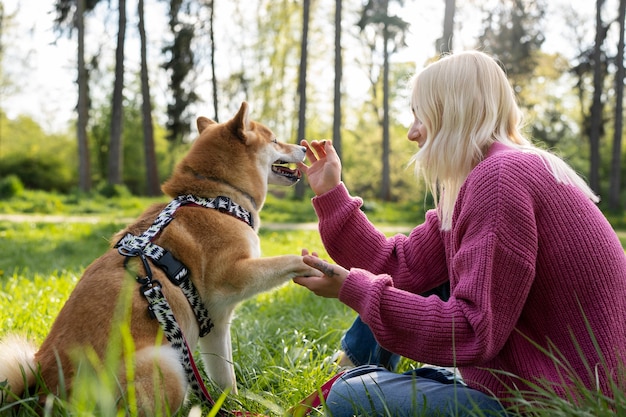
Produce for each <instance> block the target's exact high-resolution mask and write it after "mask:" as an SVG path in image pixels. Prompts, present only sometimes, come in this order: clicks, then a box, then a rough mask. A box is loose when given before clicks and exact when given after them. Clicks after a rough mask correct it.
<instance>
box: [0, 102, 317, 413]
mask: <svg viewBox="0 0 626 417" xmlns="http://www.w3.org/2000/svg"><path fill="white" fill-rule="evenodd" d="M197 128H198V131H199V136H198V137H197V138H196V140H195V141H194V142H193V144H192V146H191V149H190V150H189V152H188V154H187V155H186V156H185V157H184V158H183V159H182V160H181V162H180V163H179V164H178V165H177V166H176V167H175V169H174V171H173V174H172V176H171V177H170V179H169V180H167V181H166V182H165V183H164V184H163V185H162V190H163V192H164V193H165V194H166V195H168V196H169V197H172V198H173V199H177V198H179V199H180V198H181V196H188V198H191V199H192V200H193V201H192V202H191V203H190V204H187V202H183V203H182V204H181V205H180V206H179V207H178V208H177V209H176V210H175V212H174V213H173V215H172V216H170V218H169V219H168V221H169V223H167V225H166V227H163V228H161V229H159V230H157V231H156V232H154V231H153V232H154V233H155V235H154V236H152V241H151V243H152V244H154V245H157V246H158V247H159V248H162V249H163V250H164V251H165V252H169V254H170V255H171V256H170V255H168V261H167V262H165V263H166V268H161V267H159V265H158V262H155V261H154V260H153V259H152V258H150V257H146V256H144V253H143V252H142V250H134V249H133V248H132V245H130V246H128V245H127V243H128V242H129V241H130V242H131V243H132V242H133V241H136V240H137V236H140V235H142V233H143V234H145V233H146V231H147V230H150V229H151V227H154V225H155V223H156V222H157V220H158V219H160V218H162V217H163V213H164V211H165V210H164V206H165V205H164V204H155V205H153V206H151V207H149V208H148V209H147V210H146V211H145V212H144V213H143V214H142V215H141V216H140V217H139V218H138V219H137V220H136V221H135V222H134V223H133V224H131V225H129V226H127V227H126V228H125V229H124V230H122V231H120V232H118V233H117V234H116V235H115V236H114V237H113V239H112V243H113V244H112V246H111V248H110V249H109V250H108V251H107V252H106V253H105V254H104V255H102V256H101V257H100V258H98V259H96V260H95V261H94V262H93V263H92V264H91V265H89V266H88V267H87V268H86V270H85V273H84V275H83V276H82V278H81V279H80V280H79V282H78V283H77V285H76V288H75V289H74V290H73V292H72V293H71V295H70V297H69V299H68V300H67V302H66V303H65V305H64V306H63V308H62V309H61V311H60V313H59V315H58V317H57V318H56V320H55V321H54V323H53V325H52V328H51V331H50V333H49V335H48V336H47V338H46V339H45V340H44V342H43V344H42V345H41V347H40V348H39V349H37V348H36V347H35V346H33V344H32V343H29V342H28V341H26V340H24V339H22V338H19V337H17V336H11V337H8V338H7V339H6V340H4V341H3V342H2V343H0V382H2V381H7V387H5V392H4V395H3V398H4V402H5V403H6V402H10V401H14V400H15V399H17V398H19V397H20V396H22V395H24V392H26V391H29V390H32V389H33V386H34V385H35V383H36V379H35V378H36V373H37V372H40V376H41V378H42V380H43V382H44V383H45V386H46V387H47V388H48V389H49V390H50V392H52V393H54V394H59V393H60V391H61V390H62V389H63V387H64V388H65V389H67V391H68V392H70V393H71V383H72V379H73V378H74V377H75V374H76V373H77V370H78V369H79V367H80V366H81V362H80V360H81V358H82V360H84V357H85V356H86V355H84V354H83V355H82V356H81V354H80V353H81V352H94V353H95V354H97V356H98V357H99V358H100V359H101V360H104V358H105V357H106V355H107V354H108V353H109V354H110V351H111V349H112V347H111V341H112V340H113V339H114V338H115V337H118V339H117V340H119V330H118V328H119V320H117V319H116V317H117V316H116V315H119V310H120V307H119V306H120V305H122V304H123V302H122V301H121V300H124V299H125V300H127V304H124V305H126V307H125V311H126V313H125V314H126V315H125V316H124V317H129V328H130V335H131V336H132V342H133V344H134V348H135V350H134V352H135V353H134V355H135V356H134V361H133V363H132V366H133V369H134V375H135V376H134V381H133V384H134V385H133V386H134V387H135V389H136V393H137V394H136V396H137V403H138V408H139V409H140V413H143V414H144V415H155V414H159V413H160V412H162V411H164V410H167V412H169V411H170V410H172V411H175V410H176V409H178V408H179V407H180V406H181V405H182V404H183V403H184V400H185V396H186V393H187V387H188V385H189V382H188V381H187V380H186V376H185V367H184V365H183V364H182V363H181V360H180V354H179V352H177V350H176V349H175V345H176V343H173V342H171V341H169V340H167V338H165V337H163V334H161V333H160V325H159V322H158V320H156V319H154V318H153V317H152V316H154V314H153V313H154V311H152V310H154V309H155V308H154V307H153V306H152V305H151V304H150V303H149V301H148V299H147V298H149V295H147V294H148V293H149V291H150V290H152V289H154V288H155V287H156V288H157V289H158V290H159V291H160V292H161V293H162V294H163V295H164V298H165V299H166V300H167V302H168V303H169V306H170V307H171V312H172V313H173V316H174V317H175V320H176V322H177V323H178V325H179V327H180V330H181V332H182V334H183V335H184V338H185V339H186V342H187V344H188V346H189V347H191V348H193V347H195V346H197V345H199V346H200V351H201V357H202V362H203V363H204V366H205V369H206V373H207V375H208V376H209V378H210V379H211V380H212V381H213V382H214V383H215V384H216V385H218V386H219V387H220V388H221V389H223V390H230V392H234V393H236V392H237V384H236V378H235V371H234V366H233V359H232V345H231V338H230V325H231V319H232V316H233V310H234V308H235V306H236V305H237V304H238V303H240V302H241V301H243V300H245V299H247V298H249V297H251V296H253V295H255V294H258V293H260V292H263V291H267V290H270V289H272V288H274V287H276V286H279V285H281V284H283V283H285V282H287V281H289V280H290V279H292V278H294V277H297V276H319V275H320V273H319V272H318V271H317V270H315V269H313V268H311V267H309V266H307V265H306V264H305V263H304V262H303V260H302V257H301V256H297V255H285V256H276V257H261V251H260V244H259V238H258V235H257V232H258V228H259V225H260V219H259V211H260V210H261V208H262V207H263V204H264V201H265V198H266V194H267V190H268V184H278V185H284V186H290V185H293V184H295V183H296V182H297V181H298V180H299V179H300V177H301V174H300V172H299V171H298V169H297V168H295V169H292V168H290V166H289V164H292V165H293V164H297V163H298V162H302V161H303V160H304V157H305V154H306V149H305V148H304V147H302V146H299V145H295V144H287V143H283V142H279V141H278V140H277V139H276V136H275V135H274V133H273V132H272V131H271V130H270V129H269V128H268V127H266V126H264V125H263V124H261V123H257V122H254V121H251V120H250V119H249V115H248V104H247V103H246V102H243V103H242V105H241V107H240V109H239V111H238V112H237V113H236V115H235V116H234V117H233V118H232V119H230V120H229V121H227V122H225V123H216V122H214V121H212V120H210V119H208V118H205V117H200V118H198V119H197ZM185 198H187V197H185ZM198 200H202V201H207V200H208V201H213V202H214V203H215V201H217V203H215V204H214V205H217V206H219V207H215V208H216V209H212V208H206V207H203V206H201V204H199V203H198ZM173 201H174V200H173ZM224 201H226V202H227V203H224ZM224 204H226V205H225V206H224ZM222 206H223V207H222ZM226 206H230V208H228V207H226ZM168 207H169V205H168ZM233 207H234V209H233ZM139 240H141V239H139ZM172 263H173V264H172ZM167 267H169V268H170V269H172V268H173V269H176V268H178V269H181V268H182V270H183V272H186V273H187V277H188V280H189V281H190V283H191V284H190V285H191V286H192V287H195V290H196V294H197V295H198V297H199V299H200V300H199V303H200V304H201V305H200V306H199V307H200V308H201V309H204V311H207V312H208V317H204V319H203V320H204V325H205V329H204V332H203V329H202V328H201V327H202V321H201V320H199V319H197V317H196V314H195V313H194V311H195V310H194V309H193V308H192V302H191V301H189V300H188V299H187V297H186V296H185V294H184V293H183V291H182V290H181V288H182V285H181V288H179V287H178V286H179V283H176V282H175V280H174V281H172V279H171V277H169V276H168V275H167V273H166V272H167ZM170 272H171V271H170ZM179 272H180V271H177V272H176V273H178V275H184V274H181V273H179ZM135 281H136V282H135ZM138 288H139V289H140V291H138ZM196 301H198V300H196ZM157 309H158V308H157ZM207 332H208V334H204V333H207ZM116 348H117V350H118V351H120V353H119V361H120V363H121V365H120V369H122V371H120V372H119V375H117V378H118V382H119V386H120V387H121V392H122V393H123V392H124V389H125V388H126V387H127V385H128V382H127V375H128V373H127V371H126V369H127V368H128V366H129V364H128V363H127V362H126V359H125V358H124V355H123V354H122V353H121V349H120V348H119V346H118V347H116ZM29 392H30V391H29ZM31 394H32V392H31ZM39 394H40V395H42V394H41V393H39ZM159 410H161V411H159Z"/></svg>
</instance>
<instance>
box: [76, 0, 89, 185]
mask: <svg viewBox="0 0 626 417" xmlns="http://www.w3.org/2000/svg"><path fill="white" fill-rule="evenodd" d="M76 4H77V7H76V18H75V20H76V31H77V32H78V34H77V37H78V48H77V49H76V53H77V55H78V56H77V62H78V78H77V83H78V104H77V111H78V120H77V121H76V137H77V139H78V188H79V189H80V190H81V191H83V192H88V191H90V190H91V160H90V157H89V140H88V138H87V123H88V122H89V80H88V76H89V75H88V74H87V67H86V66H85V0H77V1H76Z"/></svg>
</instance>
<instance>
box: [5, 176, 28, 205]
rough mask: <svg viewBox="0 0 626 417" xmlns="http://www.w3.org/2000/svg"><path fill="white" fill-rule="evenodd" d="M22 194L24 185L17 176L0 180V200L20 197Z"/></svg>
mask: <svg viewBox="0 0 626 417" xmlns="http://www.w3.org/2000/svg"><path fill="white" fill-rule="evenodd" d="M23 192H24V184H22V181H21V180H20V178H19V177H18V176H17V175H9V176H7V177H5V178H3V179H0V199H3V200H4V199H9V198H11V197H17V196H20V195H21V194H22V193H23Z"/></svg>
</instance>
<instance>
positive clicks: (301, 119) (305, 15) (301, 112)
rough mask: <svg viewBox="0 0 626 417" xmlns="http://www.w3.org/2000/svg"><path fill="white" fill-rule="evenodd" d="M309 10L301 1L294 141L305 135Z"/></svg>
mask: <svg viewBox="0 0 626 417" xmlns="http://www.w3.org/2000/svg"><path fill="white" fill-rule="evenodd" d="M310 12H311V0H303V2H302V38H301V41H300V67H299V69H298V99H299V100H298V101H299V103H298V136H297V137H296V142H299V141H300V140H302V139H304V137H305V135H306V70H307V59H308V55H309V54H308V42H309V41H308V39H309V15H310ZM304 192H305V185H304V182H302V181H300V182H299V183H298V184H296V195H295V197H296V198H297V199H300V200H301V199H302V198H304Z"/></svg>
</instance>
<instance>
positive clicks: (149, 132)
mask: <svg viewBox="0 0 626 417" xmlns="http://www.w3.org/2000/svg"><path fill="white" fill-rule="evenodd" d="M137 15H138V17H139V23H138V29H139V39H140V45H141V46H140V54H141V74H140V78H141V98H142V102H141V113H142V124H143V143H144V153H145V161H146V191H147V193H148V195H150V196H156V195H159V194H160V191H161V187H160V185H159V171H158V166H157V161H156V152H155V150H154V126H153V124H152V97H151V95H150V77H149V74H148V56H147V55H148V52H147V49H148V48H147V43H148V42H147V38H146V24H145V14H144V0H138V2H137Z"/></svg>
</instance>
